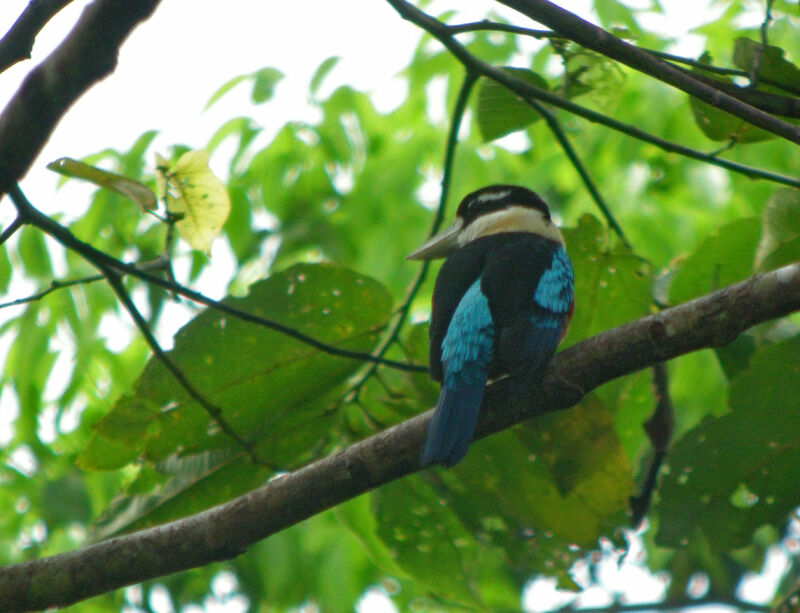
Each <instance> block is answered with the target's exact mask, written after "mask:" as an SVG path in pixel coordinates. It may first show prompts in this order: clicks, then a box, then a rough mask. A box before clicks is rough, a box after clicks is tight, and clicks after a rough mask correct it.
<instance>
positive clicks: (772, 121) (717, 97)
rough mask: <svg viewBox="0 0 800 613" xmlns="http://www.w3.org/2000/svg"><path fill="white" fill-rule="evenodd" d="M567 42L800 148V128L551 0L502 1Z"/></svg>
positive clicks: (501, 0) (500, 0)
mask: <svg viewBox="0 0 800 613" xmlns="http://www.w3.org/2000/svg"><path fill="white" fill-rule="evenodd" d="M498 1H499V2H500V3H501V4H505V5H506V6H509V7H511V8H513V9H514V10H516V11H519V12H520V13H522V14H523V15H526V16H528V17H530V18H531V19H533V20H534V21H537V22H538V23H541V24H544V25H546V26H548V27H550V28H552V29H553V30H555V31H556V32H559V33H560V34H562V35H564V36H565V37H566V38H569V39H570V40H573V41H575V42H576V43H578V44H580V45H583V46H584V47H586V48H587V49H592V50H593V51H596V52H598V53H601V54H602V55H605V56H606V57H610V58H611V59H614V60H617V61H618V62H621V63H623V64H625V65H627V66H630V67H631V68H634V69H635V70H638V71H639V72H643V73H644V74H648V75H650V76H651V77H655V78H656V79H658V80H659V81H663V82H664V83H667V84H669V85H672V86H673V87H676V88H678V89H680V90H681V91H684V92H686V93H687V94H689V95H690V96H693V97H695V98H697V99H698V100H702V101H703V102H707V103H708V104H710V105H711V106H715V107H717V108H718V109H722V110H723V111H726V112H728V113H730V114H731V115H735V116H736V117H739V118H740V119H743V120H744V121H746V122H748V123H750V124H752V125H754V126H757V127H759V128H762V129H764V130H767V131H768V132H772V133H773V134H777V135H778V136H782V137H783V138H785V139H787V140H790V141H792V142H794V143H799V144H800V128H798V127H797V126H794V125H792V124H790V123H788V122H785V121H782V120H781V119H778V118H776V117H773V116H772V115H770V114H769V113H765V112H764V111H762V110H760V109H757V108H755V107H753V106H751V105H749V104H747V103H745V102H743V101H741V100H738V99H737V98H735V97H733V96H730V95H728V94H726V93H724V92H722V91H719V90H718V89H716V88H714V87H711V86H709V85H707V84H705V83H702V82H700V81H699V80H697V79H695V78H694V76H693V75H691V74H689V73H687V72H686V71H683V70H679V69H677V68H675V67H674V66H672V65H671V64H668V63H667V62H665V61H663V60H660V59H658V58H656V57H653V56H652V55H651V54H649V53H647V52H646V51H642V50H641V49H638V48H637V47H634V46H633V45H631V44H630V43H627V42H625V41H624V40H622V39H619V38H617V37H616V36H614V35H613V34H611V33H610V32H606V31H605V30H603V29H602V28H600V27H598V26H596V25H594V24H592V23H589V22H588V21H585V20H583V19H581V18H580V17H578V16H577V15H573V14H572V13H570V12H569V11H566V10H564V9H562V8H561V7H559V6H556V5H555V4H553V3H552V2H548V1H547V0H498Z"/></svg>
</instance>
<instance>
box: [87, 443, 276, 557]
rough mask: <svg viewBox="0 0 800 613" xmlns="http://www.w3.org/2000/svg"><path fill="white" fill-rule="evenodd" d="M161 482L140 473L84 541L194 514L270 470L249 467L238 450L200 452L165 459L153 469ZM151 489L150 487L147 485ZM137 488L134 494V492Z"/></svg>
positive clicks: (258, 480) (241, 491)
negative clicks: (235, 451) (159, 475)
mask: <svg viewBox="0 0 800 613" xmlns="http://www.w3.org/2000/svg"><path fill="white" fill-rule="evenodd" d="M157 471H158V472H159V473H161V475H162V476H163V478H156V479H155V485H154V484H153V483H152V480H153V478H154V476H153V475H149V474H146V475H144V477H143V476H142V475H140V478H139V479H138V480H137V481H135V482H134V483H133V484H131V486H130V487H129V495H128V496H125V497H119V498H117V499H115V500H114V503H113V505H112V506H111V507H110V508H109V509H107V510H106V511H105V512H104V513H103V515H102V516H101V517H100V518H98V519H97V521H95V522H94V525H93V526H92V531H91V533H90V537H91V539H92V540H94V541H99V540H104V539H107V538H110V537H112V536H115V535H117V534H121V533H123V532H130V531H132V530H136V529H139V528H144V527H147V526H152V525H156V524H160V523H164V522H167V521H170V520H173V519H178V518H180V517H185V516H187V515H191V514H192V513H199V512H200V511H203V510H205V509H207V508H209V507H211V506H213V505H215V504H219V503H221V502H224V501H226V500H230V499H231V498H235V497H236V496H240V495H242V494H245V493H247V492H248V491H250V490H252V489H254V488H256V487H258V486H259V485H262V484H263V483H264V480H265V479H266V478H267V477H268V476H269V474H270V471H268V470H267V469H265V468H263V467H259V466H255V465H254V464H253V463H252V462H250V461H249V459H248V458H247V457H246V456H245V455H244V453H243V452H238V453H232V452H229V451H206V452H203V453H199V454H196V455H192V456H185V457H181V458H178V457H175V456H172V457H170V458H167V459H166V460H164V461H163V462H161V463H159V465H158V466H157ZM153 485H154V486H153ZM140 489H141V490H143V491H142V492H141V493H139V492H138V491H137V490H140Z"/></svg>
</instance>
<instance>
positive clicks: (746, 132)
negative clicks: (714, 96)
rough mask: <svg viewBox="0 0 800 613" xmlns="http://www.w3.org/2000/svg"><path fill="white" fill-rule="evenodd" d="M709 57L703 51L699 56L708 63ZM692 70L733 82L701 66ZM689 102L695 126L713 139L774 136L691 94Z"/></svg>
mask: <svg viewBox="0 0 800 613" xmlns="http://www.w3.org/2000/svg"><path fill="white" fill-rule="evenodd" d="M710 59H711V58H710V55H709V54H708V53H704V54H703V55H702V56H701V57H700V61H701V62H704V63H710ZM693 72H697V73H699V74H708V76H709V77H711V78H713V79H716V80H718V81H722V82H724V83H729V84H733V81H732V80H731V79H729V78H726V77H722V76H720V75H718V74H710V73H703V69H702V68H694V69H693ZM689 103H690V105H691V107H692V114H693V115H694V121H695V123H696V124H697V127H699V128H700V130H702V132H703V134H705V135H706V136H707V137H708V138H710V139H711V140H713V141H735V142H737V143H757V142H761V141H765V140H771V139H773V138H775V135H774V134H772V133H771V132H767V131H766V130H762V129H761V128H757V127H755V126H754V125H752V124H750V123H748V122H746V121H745V120H744V119H740V118H739V117H736V116H735V115H731V114H730V113H728V112H726V111H723V110H722V109H719V108H717V107H715V106H712V105H710V104H708V103H707V102H703V101H702V100H698V99H697V98H695V97H693V96H691V97H690V98H689Z"/></svg>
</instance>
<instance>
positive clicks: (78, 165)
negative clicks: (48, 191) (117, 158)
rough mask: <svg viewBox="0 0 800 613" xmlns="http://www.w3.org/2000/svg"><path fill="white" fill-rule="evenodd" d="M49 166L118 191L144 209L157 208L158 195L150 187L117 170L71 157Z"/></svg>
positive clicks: (48, 166)
mask: <svg viewBox="0 0 800 613" xmlns="http://www.w3.org/2000/svg"><path fill="white" fill-rule="evenodd" d="M47 168H49V169H50V170H52V171H54V172H57V173H59V174H62V175H64V176H66V177H72V178H75V179H83V180H84V181H89V182H90V183H94V184H95V185H97V186H98V187H103V188H105V189H110V190H111V191H114V192H117V193H118V194H121V195H123V196H125V197H126V198H129V199H130V200H132V201H133V202H134V203H135V204H137V205H138V206H139V208H140V209H142V211H152V210H154V209H155V208H156V197H155V195H154V194H153V191H152V190H151V189H150V188H149V187H147V186H146V185H143V184H142V183H139V181H134V180H133V179H129V178H128V177H124V176H122V175H118V174H117V173H115V172H110V171H108V170H103V169H102V168H95V167H94V166H89V165H88V164H84V163H83V162H79V161H78V160H73V159H71V158H59V159H57V160H56V161H55V162H50V163H49V164H48V165H47Z"/></svg>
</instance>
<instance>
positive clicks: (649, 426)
mask: <svg viewBox="0 0 800 613" xmlns="http://www.w3.org/2000/svg"><path fill="white" fill-rule="evenodd" d="M652 370H653V389H654V396H655V399H656V408H655V411H653V414H652V415H651V416H650V419H648V420H647V422H645V424H644V429H645V432H647V437H648V438H649V439H650V444H651V445H652V447H653V456H652V457H651V458H650V463H649V465H648V467H647V472H646V473H645V478H644V482H643V484H642V487H641V489H640V490H639V493H638V494H637V495H636V496H631V499H630V503H631V511H632V517H631V525H633V527H634V528H636V527H638V526H639V524H640V523H641V522H642V520H643V519H644V516H645V515H646V514H647V510H648V509H649V508H650V502H651V501H652V499H653V492H654V491H655V489H656V485H657V484H658V473H659V472H660V471H661V465H662V464H663V463H664V460H665V459H666V457H667V452H668V451H669V444H670V441H671V440H672V434H673V432H674V431H675V410H674V409H673V407H672V399H671V398H670V395H669V378H668V375H667V365H666V364H665V363H664V362H658V363H657V364H653V368H652Z"/></svg>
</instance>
